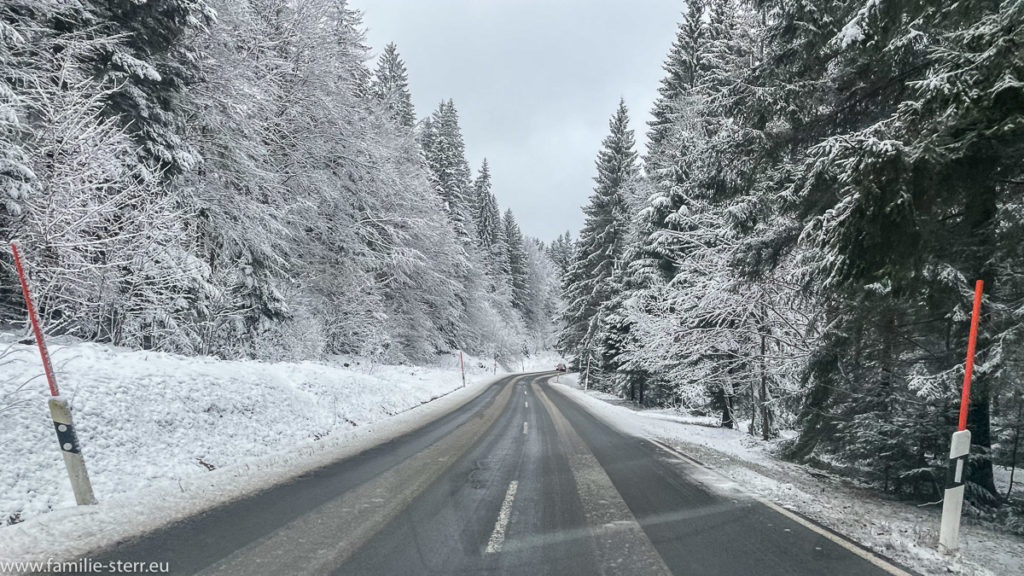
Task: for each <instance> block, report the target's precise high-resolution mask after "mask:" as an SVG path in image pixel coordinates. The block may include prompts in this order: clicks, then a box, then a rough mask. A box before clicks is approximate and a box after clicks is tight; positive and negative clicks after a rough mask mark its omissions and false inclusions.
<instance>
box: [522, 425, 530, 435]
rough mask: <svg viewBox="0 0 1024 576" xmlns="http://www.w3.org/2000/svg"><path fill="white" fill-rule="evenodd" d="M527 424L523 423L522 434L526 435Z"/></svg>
mask: <svg viewBox="0 0 1024 576" xmlns="http://www.w3.org/2000/svg"><path fill="white" fill-rule="evenodd" d="M528 424H529V422H523V434H526V428H527V426H528Z"/></svg>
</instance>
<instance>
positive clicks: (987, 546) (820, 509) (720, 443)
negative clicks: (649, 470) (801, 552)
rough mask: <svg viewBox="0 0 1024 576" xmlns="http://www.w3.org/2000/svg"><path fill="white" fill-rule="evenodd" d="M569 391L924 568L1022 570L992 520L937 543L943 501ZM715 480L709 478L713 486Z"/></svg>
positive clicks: (1023, 545)
mask: <svg viewBox="0 0 1024 576" xmlns="http://www.w3.org/2000/svg"><path fill="white" fill-rule="evenodd" d="M560 380H561V381H560V382H558V383H555V382H554V380H552V381H551V382H552V384H554V385H556V386H559V389H560V390H561V391H563V392H564V393H565V394H566V396H568V397H569V398H571V399H573V400H574V401H576V402H577V403H578V404H580V405H581V406H583V407H584V408H585V409H587V410H588V411H589V412H590V413H591V414H593V415H594V416H596V417H598V418H599V419H601V420H602V421H603V422H605V423H607V424H609V425H610V426H612V427H613V428H615V429H617V430H619V431H621V432H624V433H626V434H630V435H633V436H640V437H646V438H651V439H654V440H660V441H662V442H664V443H666V444H668V445H670V446H671V447H673V448H675V449H677V450H679V451H681V452H683V453H684V454H687V455H688V456H691V457H692V458H694V459H696V460H698V461H699V462H701V463H702V464H703V465H704V467H705V468H707V469H708V470H710V471H712V472H713V473H714V474H715V475H717V476H718V477H719V478H720V479H721V481H720V482H718V483H717V484H720V485H721V486H722V487H723V488H724V489H734V488H736V487H739V488H740V489H741V490H743V491H745V492H747V493H750V494H755V495H757V496H760V497H763V498H766V499H767V500H770V501H772V502H774V503H776V504H778V505H780V506H783V507H785V508H787V509H789V510H792V511H794V512H798V513H800V514H802V515H804V516H806V517H808V518H810V519H812V520H814V521H815V522H818V523H819V524H821V525H823V526H825V527H827V528H829V529H831V530H834V531H836V532H838V533H840V534H843V535H844V536H846V537H848V538H850V539H851V540H853V541H855V542H857V543H859V544H861V545H862V546H865V547H866V548H868V549H870V550H872V551H874V552H876V553H878V554H881V555H883V556H885V557H887V558H891V559H893V560H894V561H896V562H898V563H900V564H903V565H904V566H907V567H909V568H912V569H913V570H915V571H917V572H919V573H920V574H922V575H930V574H936V575H937V574H958V575H963V576H996V575H999V576H1002V575H1007V574H1015V573H1021V572H1020V571H1021V566H1024V541H1022V540H1021V539H1020V538H1018V537H1016V536H1013V535H1011V534H1006V533H1002V532H998V531H996V530H992V529H990V528H987V527H983V526H977V525H970V524H965V525H964V526H963V528H962V531H961V550H960V553H959V554H957V555H955V556H953V557H951V558H947V557H945V556H943V555H941V554H940V553H939V552H938V551H937V550H936V545H937V542H938V527H939V512H940V511H939V509H938V507H930V508H929V507H917V506H914V505H912V504H908V503H904V502H896V501H891V500H885V499H882V498H879V497H878V496H877V494H875V493H873V492H871V491H870V490H868V489H865V488H860V487H857V486H855V485H853V484H852V483H850V482H848V481H845V480H843V479H840V478H836V477H832V476H829V475H826V474H823V473H820V472H819V471H816V470H813V469H809V468H807V467H805V466H800V465H797V464H794V463H791V462H784V461H781V460H779V459H777V458H776V457H774V456H773V455H772V454H771V452H770V444H768V443H765V442H762V441H760V440H758V439H755V438H752V437H751V436H750V435H748V434H746V433H744V432H742V431H739V430H730V429H726V428H720V427H709V426H707V425H706V423H703V422H700V419H695V420H696V422H697V423H688V422H685V421H680V420H683V419H682V418H680V419H672V418H667V417H666V415H665V414H664V413H662V412H660V411H654V410H652V411H637V410H634V409H632V408H630V407H627V406H623V405H615V404H614V403H615V402H616V401H619V402H622V401H621V400H619V399H618V398H616V397H613V396H610V395H607V394H602V393H600V392H594V391H583V390H581V389H580V388H579V384H578V382H577V380H576V377H575V375H568V376H562V377H561V379H560ZM715 484H716V483H715V482H705V485H707V486H713V485H715Z"/></svg>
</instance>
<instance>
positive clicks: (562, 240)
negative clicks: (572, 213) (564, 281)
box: [546, 231, 574, 278]
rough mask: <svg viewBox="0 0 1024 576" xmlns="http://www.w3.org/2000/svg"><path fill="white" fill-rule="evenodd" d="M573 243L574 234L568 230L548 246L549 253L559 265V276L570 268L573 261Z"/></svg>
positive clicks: (552, 259) (556, 264) (557, 265)
mask: <svg viewBox="0 0 1024 576" xmlns="http://www.w3.org/2000/svg"><path fill="white" fill-rule="evenodd" d="M573 244H574V241H573V239H572V234H570V233H569V231H566V232H565V233H563V234H561V235H560V236H558V238H555V239H554V240H552V241H551V244H550V245H548V247H547V250H546V252H547V255H548V257H549V258H551V261H552V262H553V263H554V264H555V266H556V267H557V270H558V277H559V278H561V277H562V276H563V275H564V274H565V271H566V270H568V269H569V264H570V263H571V262H572V251H573Z"/></svg>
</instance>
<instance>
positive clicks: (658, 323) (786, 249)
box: [559, 0, 1024, 508]
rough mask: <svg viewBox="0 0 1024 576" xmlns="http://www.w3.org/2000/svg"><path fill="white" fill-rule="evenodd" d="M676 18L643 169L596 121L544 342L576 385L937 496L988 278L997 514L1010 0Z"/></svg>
mask: <svg viewBox="0 0 1024 576" xmlns="http://www.w3.org/2000/svg"><path fill="white" fill-rule="evenodd" d="M686 4H687V8H686V9H685V11H684V12H683V14H682V16H681V21H680V22H679V26H678V32H677V36H676V39H675V42H674V44H673V45H672V47H671V50H670V52H669V54H668V55H667V57H666V58H665V60H664V77H663V79H662V80H661V84H660V90H659V97H658V98H657V100H656V102H655V105H654V107H653V110H652V119H651V120H650V121H649V122H648V125H647V126H646V127H645V128H642V129H644V130H646V135H647V147H646V153H644V152H643V151H642V150H641V149H639V148H638V146H637V144H636V142H635V139H634V133H633V129H635V127H634V128H631V127H630V125H629V113H628V111H627V109H626V107H625V105H624V104H622V105H620V106H619V108H618V110H617V111H615V113H614V115H613V117H612V119H611V122H610V130H609V134H608V136H607V138H606V140H605V141H604V143H603V147H602V150H601V152H600V154H599V156H598V158H597V179H596V186H595V188H594V192H593V195H592V197H591V200H590V203H589V205H588V206H587V207H586V208H585V213H586V225H585V227H584V229H583V230H582V232H581V234H580V236H579V239H578V241H576V242H575V243H574V245H573V248H572V254H571V257H570V261H569V264H568V271H567V274H566V277H565V278H564V298H565V303H566V307H565V310H564V315H563V320H564V330H563V332H562V333H561V334H560V337H559V347H560V349H561V350H563V351H564V352H566V353H567V354H571V355H573V357H574V360H573V362H574V365H575V367H576V368H577V369H580V370H586V369H587V366H588V365H590V367H591V384H592V385H596V386H598V387H602V388H604V389H606V390H609V391H614V392H616V393H618V394H620V395H622V396H624V397H626V398H631V399H633V400H634V401H635V402H637V403H640V404H643V405H647V406H653V405H661V406H668V405H675V406H679V407H682V408H685V409H688V410H691V411H695V412H700V413H705V414H715V415H717V416H718V417H719V418H720V419H721V423H722V425H723V426H729V427H739V426H744V427H745V429H746V430H749V432H750V433H751V434H754V435H757V436H759V437H763V438H765V439H769V438H773V437H777V436H778V435H779V433H780V430H796V432H797V433H796V436H795V437H794V438H792V439H791V441H789V442H788V443H786V444H785V445H786V452H787V455H788V457H790V458H793V459H795V460H798V461H802V462H809V463H812V464H814V465H817V466H821V467H823V468H827V469H829V470H832V471H835V472H838V473H841V474H845V475H848V476H850V477H853V478H857V479H859V480H862V481H865V482H868V483H871V484H872V485H874V486H876V487H877V488H879V489H881V490H884V491H886V492H889V493H892V494H896V495H899V496H903V497H912V498H918V499H921V500H937V499H938V497H939V493H940V490H941V487H942V485H943V482H944V477H945V468H946V465H947V459H946V455H947V453H948V450H949V434H950V433H951V432H952V431H953V430H954V429H955V426H956V412H957V410H958V407H959V391H960V385H961V383H962V380H963V373H964V358H965V354H966V350H967V337H968V329H969V317H970V313H971V300H972V295H973V288H974V281H975V280H976V279H981V280H984V282H985V296H984V302H983V306H982V315H981V318H980V335H979V343H978V355H977V364H976V365H975V372H974V383H973V388H972V394H971V405H970V412H969V418H968V427H969V428H970V430H971V431H972V433H973V440H974V443H975V446H974V447H973V448H972V449H971V460H970V462H969V466H968V468H969V470H968V477H967V478H968V496H969V498H970V500H971V501H972V502H973V503H974V504H975V505H976V506H980V507H989V506H996V505H998V504H1000V503H1001V502H1002V501H1003V500H1004V499H1005V497H1006V494H1003V493H1000V492H999V491H997V490H996V487H995V484H994V482H993V462H995V463H996V464H1000V465H1010V464H1011V462H1015V463H1019V462H1020V461H1021V460H1022V456H1021V454H1020V453H1021V452H1024V448H1020V449H1019V450H1018V444H1019V442H1018V440H1019V436H1020V433H1021V428H1022V424H1024V422H1022V410H1024V365H1022V361H1024V341H1022V336H1024V252H1022V248H1024V1H1021V0H1006V1H991V2H948V1H940V0H932V1H924V2H905V1H898V0H857V1H852V2H851V1H847V0H831V1H829V0H825V1H817V0H815V1H810V0H804V1H791V0H756V1H755V0H751V1H747V0H714V1H710V2H707V1H703V0H691V1H689V2H687V3H686ZM1021 480H1024V479H1018V481H1021ZM1004 508H1005V507H1004Z"/></svg>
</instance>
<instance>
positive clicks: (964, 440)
mask: <svg viewBox="0 0 1024 576" xmlns="http://www.w3.org/2000/svg"><path fill="white" fill-rule="evenodd" d="M981 290H982V281H981V280H978V282H977V283H976V284H975V285H974V310H973V311H972V312H971V335H970V338H969V339H968V341H967V366H966V368H965V369H964V387H963V391H962V392H961V395H960V421H959V423H958V425H957V430H956V432H954V433H953V440H952V442H950V445H949V469H948V472H947V473H946V493H945V496H944V497H943V499H942V524H941V525H940V526H939V550H941V551H942V552H945V553H947V554H950V553H953V552H956V550H957V549H958V548H959V547H960V515H961V513H962V512H963V507H964V468H965V465H966V464H967V455H968V454H969V453H970V451H971V431H970V430H968V429H967V407H968V405H969V404H970V398H971V373H972V372H973V371H974V346H975V343H976V342H977V340H978V316H979V315H980V314H981Z"/></svg>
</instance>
